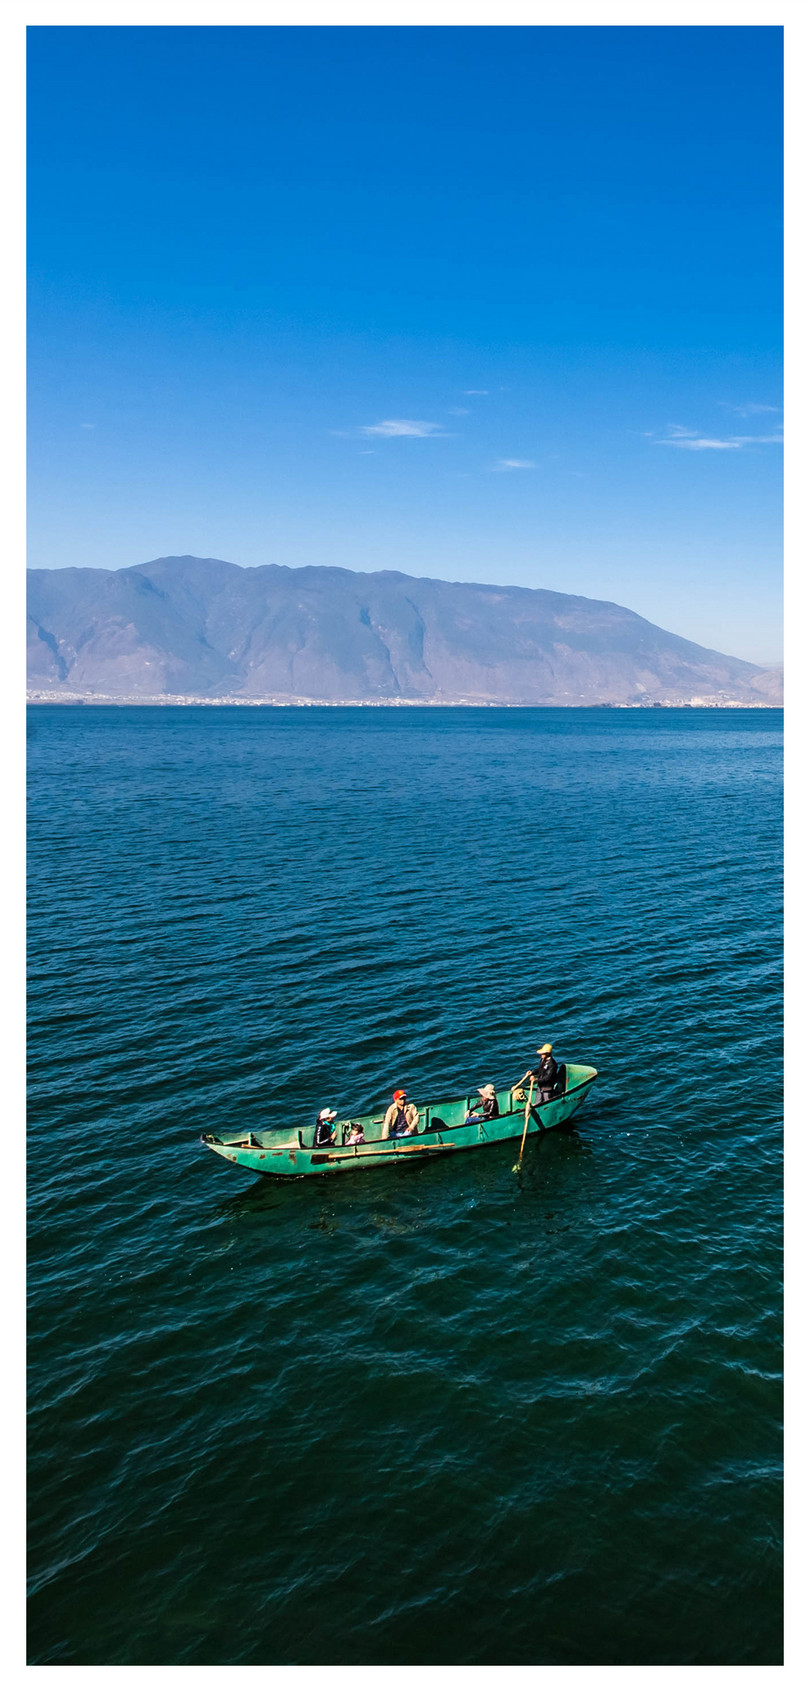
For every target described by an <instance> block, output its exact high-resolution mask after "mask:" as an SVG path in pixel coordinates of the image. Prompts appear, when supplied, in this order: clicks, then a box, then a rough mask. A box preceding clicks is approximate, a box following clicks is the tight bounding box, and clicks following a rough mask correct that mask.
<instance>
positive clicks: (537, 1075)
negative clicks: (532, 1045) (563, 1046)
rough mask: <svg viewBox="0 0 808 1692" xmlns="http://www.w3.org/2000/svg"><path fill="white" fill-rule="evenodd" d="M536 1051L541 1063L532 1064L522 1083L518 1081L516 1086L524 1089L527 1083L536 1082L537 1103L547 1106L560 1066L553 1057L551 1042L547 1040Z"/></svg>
mask: <svg viewBox="0 0 808 1692" xmlns="http://www.w3.org/2000/svg"><path fill="white" fill-rule="evenodd" d="M536 1050H537V1052H538V1056H539V1060H540V1061H539V1062H538V1063H535V1064H531V1066H530V1069H526V1070H525V1073H524V1075H523V1076H522V1079H521V1081H517V1083H516V1085H517V1087H524V1084H525V1082H526V1081H533V1082H535V1085H536V1089H537V1091H536V1103H537V1104H547V1101H548V1099H551V1098H552V1096H553V1089H554V1087H555V1084H556V1079H557V1076H558V1064H557V1063H556V1060H555V1058H554V1057H553V1048H552V1046H551V1044H550V1041H549V1040H545V1042H544V1045H543V1046H538V1047H537V1048H536Z"/></svg>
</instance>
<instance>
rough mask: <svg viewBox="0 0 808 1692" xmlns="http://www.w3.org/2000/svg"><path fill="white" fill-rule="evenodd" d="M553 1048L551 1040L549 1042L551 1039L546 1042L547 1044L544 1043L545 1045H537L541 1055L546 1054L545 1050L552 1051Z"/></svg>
mask: <svg viewBox="0 0 808 1692" xmlns="http://www.w3.org/2000/svg"><path fill="white" fill-rule="evenodd" d="M552 1049H553V1048H552V1046H551V1045H550V1042H549V1040H548V1041H547V1042H546V1044H545V1045H543V1046H537V1048H536V1050H537V1051H538V1054H539V1057H544V1054H545V1052H551V1051H552Z"/></svg>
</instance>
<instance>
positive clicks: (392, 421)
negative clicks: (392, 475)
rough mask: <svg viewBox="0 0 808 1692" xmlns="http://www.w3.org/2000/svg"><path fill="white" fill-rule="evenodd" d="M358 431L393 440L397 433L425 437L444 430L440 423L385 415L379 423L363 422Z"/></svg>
mask: <svg viewBox="0 0 808 1692" xmlns="http://www.w3.org/2000/svg"><path fill="white" fill-rule="evenodd" d="M359 433H360V435H381V436H382V437H383V438H384V439H385V440H393V439H394V437H396V436H399V435H407V436H415V437H418V438H419V439H425V438H426V437H428V436H429V435H443V434H445V433H446V431H445V430H444V429H443V428H442V427H441V424H440V423H424V422H419V421H418V420H417V419H415V418H413V417H386V418H385V419H384V420H383V422H381V423H364V424H363V425H362V427H361V428H360V430H359Z"/></svg>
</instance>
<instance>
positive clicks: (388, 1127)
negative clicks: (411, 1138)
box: [382, 1087, 418, 1140]
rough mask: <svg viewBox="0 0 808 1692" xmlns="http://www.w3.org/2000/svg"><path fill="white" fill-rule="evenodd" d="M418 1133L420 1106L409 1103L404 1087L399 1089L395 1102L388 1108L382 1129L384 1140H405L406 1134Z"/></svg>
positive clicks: (395, 1093) (394, 1096)
mask: <svg viewBox="0 0 808 1692" xmlns="http://www.w3.org/2000/svg"><path fill="white" fill-rule="evenodd" d="M417 1133H418V1106H417V1105H415V1104H408V1103H407V1095H406V1093H405V1092H404V1089H403V1087H397V1088H396V1090H395V1092H394V1094H393V1102H392V1104H391V1105H389V1106H388V1109H387V1114H386V1116H385V1119H384V1126H383V1128H382V1139H383V1140H397V1139H403V1137H404V1135H405V1134H417Z"/></svg>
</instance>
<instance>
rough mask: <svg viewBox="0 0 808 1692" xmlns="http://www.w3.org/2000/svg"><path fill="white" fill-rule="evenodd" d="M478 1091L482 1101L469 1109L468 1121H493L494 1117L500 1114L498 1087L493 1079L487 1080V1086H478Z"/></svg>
mask: <svg viewBox="0 0 808 1692" xmlns="http://www.w3.org/2000/svg"><path fill="white" fill-rule="evenodd" d="M477 1091H478V1093H479V1095H480V1103H479V1104H478V1105H475V1106H474V1109H473V1110H470V1111H469V1113H468V1116H467V1117H466V1121H467V1122H493V1121H494V1118H495V1117H497V1116H499V1104H498V1101H497V1090H496V1087H495V1086H494V1084H493V1082H492V1081H486V1084H485V1086H484V1087H478V1088H477Z"/></svg>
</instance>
